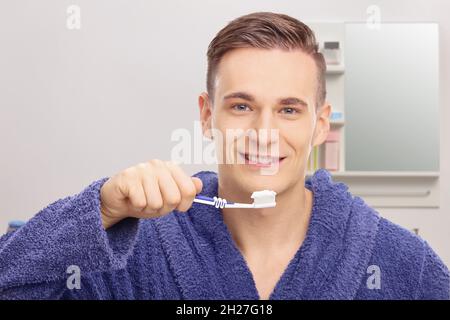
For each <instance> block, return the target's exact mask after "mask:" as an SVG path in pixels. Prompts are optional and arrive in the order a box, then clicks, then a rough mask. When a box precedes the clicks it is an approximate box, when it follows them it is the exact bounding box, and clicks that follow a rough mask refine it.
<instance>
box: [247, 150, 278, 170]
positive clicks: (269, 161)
mask: <svg viewBox="0 0 450 320" xmlns="http://www.w3.org/2000/svg"><path fill="white" fill-rule="evenodd" d="M240 155H241V156H242V157H243V158H244V159H245V164H250V165H255V166H258V167H270V166H272V165H276V164H279V163H281V162H282V161H283V160H284V159H286V157H272V156H263V155H250V154H248V153H240Z"/></svg>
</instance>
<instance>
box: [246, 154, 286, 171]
mask: <svg viewBox="0 0 450 320" xmlns="http://www.w3.org/2000/svg"><path fill="white" fill-rule="evenodd" d="M241 156H242V157H243V158H244V159H245V164H246V165H248V166H250V167H253V168H271V167H275V166H277V165H278V166H279V165H280V164H281V163H282V162H283V161H284V160H285V159H286V158H282V159H280V160H279V161H277V162H271V163H254V162H250V160H249V159H247V158H246V157H245V155H242V154H241Z"/></svg>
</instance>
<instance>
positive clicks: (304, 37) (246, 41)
mask: <svg viewBox="0 0 450 320" xmlns="http://www.w3.org/2000/svg"><path fill="white" fill-rule="evenodd" d="M238 48H261V49H283V50H294V49H301V50H302V51H303V52H305V53H306V54H308V55H310V56H311V57H312V58H313V59H314V61H315V62H316V67H317V81H318V86H317V93H316V107H318V106H321V105H322V104H323V103H324V101H325V96H326V84H325V72H326V63H325V60H324V58H323V55H322V54H321V53H320V52H319V48H318V44H317V42H316V37H315V35H314V32H313V31H312V30H311V29H310V28H309V27H308V26H307V25H306V24H304V23H303V22H301V21H299V20H297V19H295V18H292V17H290V16H288V15H285V14H279V13H273V12H255V13H251V14H247V15H244V16H241V17H239V18H236V19H234V20H232V21H231V22H230V23H229V24H228V25H226V26H225V27H224V28H223V29H222V30H220V31H219V32H218V33H217V35H216V36H215V37H214V39H213V40H212V41H211V43H210V44H209V46H208V52H207V57H208V70H207V75H206V89H207V91H208V94H209V95H210V97H211V99H213V97H214V78H215V76H216V72H217V68H218V65H219V63H220V60H221V59H222V57H223V56H224V55H225V53H227V52H228V51H231V50H233V49H238Z"/></svg>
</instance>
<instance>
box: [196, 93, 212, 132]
mask: <svg viewBox="0 0 450 320" xmlns="http://www.w3.org/2000/svg"><path fill="white" fill-rule="evenodd" d="M198 107H199V110H200V121H201V123H202V132H203V136H204V137H206V138H208V139H211V140H212V139H213V136H212V132H211V120H212V118H211V117H212V101H211V99H210V98H209V95H208V93H207V92H202V93H201V94H200V96H199V97H198Z"/></svg>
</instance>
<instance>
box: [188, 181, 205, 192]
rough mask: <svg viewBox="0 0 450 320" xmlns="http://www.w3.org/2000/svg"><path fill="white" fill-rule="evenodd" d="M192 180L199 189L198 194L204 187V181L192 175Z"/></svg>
mask: <svg viewBox="0 0 450 320" xmlns="http://www.w3.org/2000/svg"><path fill="white" fill-rule="evenodd" d="M191 179H192V182H194V185H195V189H196V190H197V194H199V193H200V192H201V191H202V189H203V182H202V180H200V179H199V178H197V177H191Z"/></svg>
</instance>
